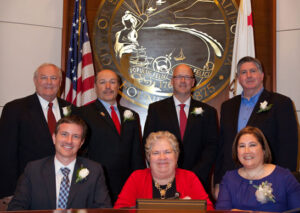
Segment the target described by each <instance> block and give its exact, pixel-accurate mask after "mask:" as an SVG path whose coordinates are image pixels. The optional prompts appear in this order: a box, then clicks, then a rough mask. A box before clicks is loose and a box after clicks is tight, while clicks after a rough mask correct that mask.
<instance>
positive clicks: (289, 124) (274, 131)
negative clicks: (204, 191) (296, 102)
mask: <svg viewBox="0 0 300 213" xmlns="http://www.w3.org/2000/svg"><path fill="white" fill-rule="evenodd" d="M265 100H266V101H267V102H268V105H269V104H273V106H272V108H271V109H270V110H268V111H265V112H261V113H258V110H259V109H260V103H261V102H263V101H265ZM240 104H241V96H240V95H239V96H236V97H234V98H232V99H230V100H228V101H225V102H224V103H223V104H222V108H221V120H220V127H221V133H220V149H219V151H220V152H219V154H218V160H217V167H216V173H215V181H216V183H219V182H220V181H221V179H222V177H223V175H224V174H225V172H226V171H228V170H231V169H235V168H237V167H236V165H235V164H234V162H233V160H232V150H231V149H232V144H233V141H234V138H235V136H236V134H237V127H238V116H239V110H240ZM247 126H254V127H258V128H259V129H260V130H262V132H263V133H264V135H265V137H266V139H267V140H268V142H269V146H270V148H271V151H272V158H273V163H274V164H277V165H279V166H282V167H285V168H289V169H290V170H291V171H295V170H296V166H297V150H298V148H297V147H298V130H297V121H296V116H295V111H294V108H293V103H292V101H291V99H289V98H288V97H286V96H283V95H280V94H278V93H271V92H268V91H267V90H264V91H263V92H262V94H261V95H260V97H259V99H258V101H257V103H256V105H255V107H254V109H253V112H252V114H251V116H250V118H249V121H248V123H247Z"/></svg>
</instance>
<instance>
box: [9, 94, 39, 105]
mask: <svg viewBox="0 0 300 213" xmlns="http://www.w3.org/2000/svg"><path fill="white" fill-rule="evenodd" d="M35 98H37V96H36V94H32V95H28V96H25V97H22V98H17V99H14V100H12V101H10V102H8V103H6V104H5V106H19V107H24V106H22V105H21V106H20V104H21V103H22V104H24V103H31V102H32V101H33V100H34V99H35Z"/></svg>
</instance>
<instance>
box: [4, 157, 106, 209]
mask: <svg viewBox="0 0 300 213" xmlns="http://www.w3.org/2000/svg"><path fill="white" fill-rule="evenodd" d="M80 167H83V168H87V169H88V170H89V172H90V173H89V175H88V176H87V177H86V178H85V179H84V180H82V181H80V182H78V183H75V180H76V175H77V174H76V173H77V170H78V169H79V168H80ZM55 179H56V177H55V168H54V157H53V156H51V157H46V158H43V159H41V160H37V161H32V162H30V163H28V165H27V166H26V168H25V171H24V174H23V175H22V176H21V177H20V179H19V181H18V185H17V189H16V192H15V196H14V197H13V199H12V200H11V202H10V203H9V205H8V208H7V210H9V211H15V210H41V209H56V184H55ZM109 207H111V201H110V197H109V194H108V190H107V187H106V184H105V177H104V174H103V170H102V167H101V165H100V164H98V163H96V162H94V161H91V160H88V159H85V158H81V157H77V160H76V164H75V168H74V172H73V177H72V182H71V187H70V192H69V197H68V203H67V208H68V209H70V208H73V209H82V208H109Z"/></svg>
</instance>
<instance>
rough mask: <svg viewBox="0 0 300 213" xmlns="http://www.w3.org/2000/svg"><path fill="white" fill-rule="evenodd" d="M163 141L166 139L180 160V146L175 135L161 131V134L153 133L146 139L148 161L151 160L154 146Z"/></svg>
mask: <svg viewBox="0 0 300 213" xmlns="http://www.w3.org/2000/svg"><path fill="white" fill-rule="evenodd" d="M161 139H166V140H167V141H168V142H169V143H170V145H171V146H172V148H173V151H174V152H175V154H176V156H177V158H178V156H179V152H180V151H179V144H178V141H177V139H176V137H175V135H173V134H172V133H170V132H168V131H159V132H152V133H151V134H150V135H149V136H148V137H147V139H146V144H145V152H146V158H147V160H148V161H149V158H150V154H151V151H152V147H153V145H154V144H155V143H156V142H157V141H159V140H161Z"/></svg>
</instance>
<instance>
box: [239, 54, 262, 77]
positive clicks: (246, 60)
mask: <svg viewBox="0 0 300 213" xmlns="http://www.w3.org/2000/svg"><path fill="white" fill-rule="evenodd" d="M249 62H251V63H254V64H255V66H256V67H257V69H258V70H259V71H260V72H261V73H263V68H262V65H261V62H260V61H259V60H258V59H256V58H253V57H251V56H245V57H243V58H241V59H240V60H239V62H238V64H237V75H238V76H239V75H240V69H241V66H242V65H243V64H244V63H249Z"/></svg>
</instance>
